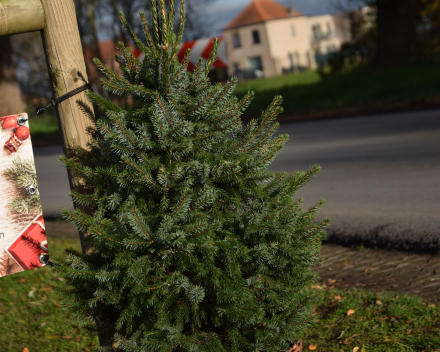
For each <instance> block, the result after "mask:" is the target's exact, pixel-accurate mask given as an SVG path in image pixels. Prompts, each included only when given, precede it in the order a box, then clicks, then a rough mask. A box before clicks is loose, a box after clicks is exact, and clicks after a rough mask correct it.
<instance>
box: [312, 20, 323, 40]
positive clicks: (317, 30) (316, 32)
mask: <svg viewBox="0 0 440 352" xmlns="http://www.w3.org/2000/svg"><path fill="white" fill-rule="evenodd" d="M312 31H313V39H315V40H321V38H322V35H321V25H320V24H314V25H313V26H312Z"/></svg>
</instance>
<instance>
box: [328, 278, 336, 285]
mask: <svg viewBox="0 0 440 352" xmlns="http://www.w3.org/2000/svg"><path fill="white" fill-rule="evenodd" d="M334 283H336V279H333V280H330V279H328V284H330V285H331V284H334Z"/></svg>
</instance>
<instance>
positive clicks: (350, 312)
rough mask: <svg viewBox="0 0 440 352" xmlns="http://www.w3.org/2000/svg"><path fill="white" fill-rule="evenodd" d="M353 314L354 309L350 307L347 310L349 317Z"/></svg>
mask: <svg viewBox="0 0 440 352" xmlns="http://www.w3.org/2000/svg"><path fill="white" fill-rule="evenodd" d="M352 314H354V310H353V309H349V310H348V312H347V317H349V316H350V315H352Z"/></svg>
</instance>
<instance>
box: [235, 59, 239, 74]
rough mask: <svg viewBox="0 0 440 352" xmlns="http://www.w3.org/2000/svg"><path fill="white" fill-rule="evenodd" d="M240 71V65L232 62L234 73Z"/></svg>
mask: <svg viewBox="0 0 440 352" xmlns="http://www.w3.org/2000/svg"><path fill="white" fill-rule="evenodd" d="M239 71H240V65H239V64H238V62H234V75H235V74H237V73H238V72H239Z"/></svg>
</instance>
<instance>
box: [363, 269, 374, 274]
mask: <svg viewBox="0 0 440 352" xmlns="http://www.w3.org/2000/svg"><path fill="white" fill-rule="evenodd" d="M373 270H374V268H367V269H365V272H366V273H368V272H369V271H373Z"/></svg>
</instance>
